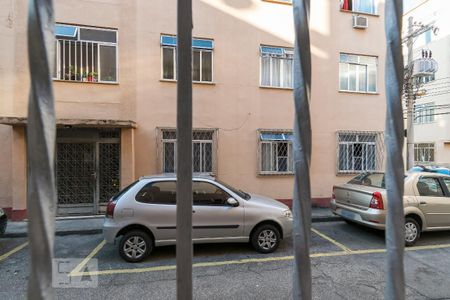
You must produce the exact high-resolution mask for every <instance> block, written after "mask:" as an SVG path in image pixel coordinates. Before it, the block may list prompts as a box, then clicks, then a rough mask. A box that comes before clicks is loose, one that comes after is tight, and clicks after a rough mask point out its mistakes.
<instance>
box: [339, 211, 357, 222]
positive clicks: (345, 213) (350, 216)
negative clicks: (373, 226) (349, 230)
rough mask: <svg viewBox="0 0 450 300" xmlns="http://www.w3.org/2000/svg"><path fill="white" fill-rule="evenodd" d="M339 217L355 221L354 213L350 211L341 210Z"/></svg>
mask: <svg viewBox="0 0 450 300" xmlns="http://www.w3.org/2000/svg"><path fill="white" fill-rule="evenodd" d="M341 215H342V216H343V217H344V218H347V219H352V220H354V219H355V213H353V212H351V211H348V210H344V209H343V210H342V211H341Z"/></svg>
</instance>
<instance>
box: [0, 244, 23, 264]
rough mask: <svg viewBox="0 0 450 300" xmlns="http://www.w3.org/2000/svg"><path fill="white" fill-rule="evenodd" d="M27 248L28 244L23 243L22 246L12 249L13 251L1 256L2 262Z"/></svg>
mask: <svg viewBox="0 0 450 300" xmlns="http://www.w3.org/2000/svg"><path fill="white" fill-rule="evenodd" d="M26 246H28V242H25V243H23V244H22V245H19V246H17V247H16V248H14V249H12V250H11V251H8V252H6V253H5V254H2V255H0V261H2V260H5V259H7V258H8V257H10V256H11V255H13V254H14V253H16V252H18V251H20V250H22V249H23V248H25V247H26Z"/></svg>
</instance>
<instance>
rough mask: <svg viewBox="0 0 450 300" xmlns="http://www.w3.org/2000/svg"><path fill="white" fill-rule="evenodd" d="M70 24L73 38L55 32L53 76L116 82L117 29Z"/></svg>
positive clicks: (72, 79) (85, 80) (77, 79)
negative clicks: (91, 27) (90, 27)
mask: <svg viewBox="0 0 450 300" xmlns="http://www.w3.org/2000/svg"><path fill="white" fill-rule="evenodd" d="M58 26H60V27H73V28H74V29H75V30H74V34H73V37H69V36H67V35H58V32H56V55H55V65H54V69H53V75H52V76H53V78H54V79H57V80H65V81H82V82H117V69H118V68H117V64H118V55H117V51H118V46H117V31H116V30H111V29H89V28H85V27H78V26H66V25H64V26H62V25H58Z"/></svg>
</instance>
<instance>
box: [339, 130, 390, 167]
mask: <svg viewBox="0 0 450 300" xmlns="http://www.w3.org/2000/svg"><path fill="white" fill-rule="evenodd" d="M337 136H338V149H337V150H338V163H337V167H338V173H358V172H361V171H379V170H380V169H381V168H382V165H383V164H382V163H383V156H384V145H383V138H382V133H379V132H373V133H372V132H338V134H337Z"/></svg>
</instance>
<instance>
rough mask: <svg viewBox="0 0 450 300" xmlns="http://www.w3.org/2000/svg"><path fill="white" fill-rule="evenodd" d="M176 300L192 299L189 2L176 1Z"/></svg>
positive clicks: (190, 36)
mask: <svg viewBox="0 0 450 300" xmlns="http://www.w3.org/2000/svg"><path fill="white" fill-rule="evenodd" d="M177 19H178V21H177V33H178V39H177V40H178V45H177V46H178V49H177V53H178V59H177V61H178V66H177V73H178V82H177V171H176V172H177V234H176V237H177V299H179V300H189V299H192V252H193V250H192V27H193V26H192V0H178V1H177Z"/></svg>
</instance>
